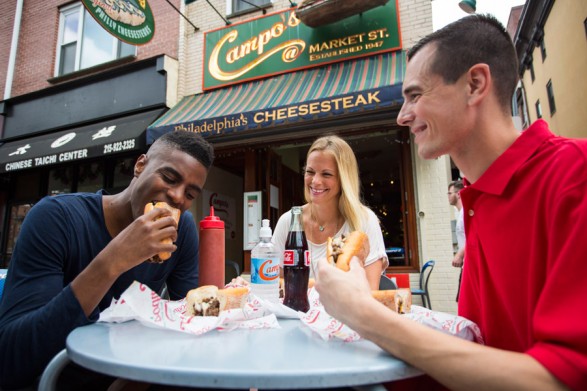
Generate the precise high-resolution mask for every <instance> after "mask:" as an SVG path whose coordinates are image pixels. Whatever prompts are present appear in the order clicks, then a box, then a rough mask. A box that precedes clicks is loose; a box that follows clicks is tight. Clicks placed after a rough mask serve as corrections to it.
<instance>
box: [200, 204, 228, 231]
mask: <svg viewBox="0 0 587 391" xmlns="http://www.w3.org/2000/svg"><path fill="white" fill-rule="evenodd" d="M207 228H220V229H224V221H222V220H220V217H218V216H214V207H213V206H210V216H206V217H204V219H203V220H202V221H200V229H207Z"/></svg>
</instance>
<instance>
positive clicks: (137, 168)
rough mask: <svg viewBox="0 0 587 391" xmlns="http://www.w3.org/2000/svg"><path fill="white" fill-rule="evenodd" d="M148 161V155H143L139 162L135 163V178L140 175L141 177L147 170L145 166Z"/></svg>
mask: <svg viewBox="0 0 587 391" xmlns="http://www.w3.org/2000/svg"><path fill="white" fill-rule="evenodd" d="M147 160H148V159H147V155H145V154H142V155H141V156H139V158H138V159H137V161H136V163H135V170H134V176H135V177H138V176H139V175H141V173H142V172H143V170H144V169H145V166H146V165H147Z"/></svg>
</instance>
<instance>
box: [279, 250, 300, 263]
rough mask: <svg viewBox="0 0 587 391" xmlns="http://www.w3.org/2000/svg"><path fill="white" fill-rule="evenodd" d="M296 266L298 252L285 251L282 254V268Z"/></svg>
mask: <svg viewBox="0 0 587 391" xmlns="http://www.w3.org/2000/svg"><path fill="white" fill-rule="evenodd" d="M297 264H298V252H297V251H295V250H285V251H284V252H283V266H295V265H297Z"/></svg>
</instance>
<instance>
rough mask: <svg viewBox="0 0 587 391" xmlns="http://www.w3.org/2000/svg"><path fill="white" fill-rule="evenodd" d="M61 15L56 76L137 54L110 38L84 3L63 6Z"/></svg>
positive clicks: (129, 46)
mask: <svg viewBox="0 0 587 391" xmlns="http://www.w3.org/2000/svg"><path fill="white" fill-rule="evenodd" d="M60 12H61V18H60V26H59V45H58V47H57V62H56V64H57V66H56V69H55V76H62V75H66V74H68V73H71V72H75V71H78V70H80V69H85V68H89V67H92V66H95V65H98V64H103V63H105V62H108V61H112V60H116V59H117V58H122V57H125V56H129V55H134V54H135V53H136V48H135V46H133V45H129V44H127V43H124V42H122V41H120V40H118V39H116V38H114V37H113V36H112V35H110V33H108V32H107V31H106V30H105V29H104V28H102V26H100V25H99V24H98V22H96V21H95V20H94V19H93V18H92V16H91V15H90V14H89V12H87V11H86V10H85V8H84V7H83V6H82V5H81V4H79V3H78V4H75V5H72V6H69V7H64V8H62V9H61V10H60Z"/></svg>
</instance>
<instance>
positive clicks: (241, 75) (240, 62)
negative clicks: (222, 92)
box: [203, 0, 401, 90]
mask: <svg viewBox="0 0 587 391" xmlns="http://www.w3.org/2000/svg"><path fill="white" fill-rule="evenodd" d="M204 43H205V50H204V51H205V56H204V80H203V89H204V90H209V89H213V88H218V87H223V86H227V85H230V84H236V83H241V82H243V81H249V80H253V79H259V78H264V77H268V76H272V75H276V74H280V73H286V72H291V71H294V70H299V69H303V68H310V67H314V66H318V65H324V64H327V63H331V62H336V61H342V60H348V59H351V58H356V57H362V56H367V55H373V54H375V53H382V52H387V51H392V50H398V49H401V39H400V28H399V16H398V13H397V0H396V1H390V2H388V3H387V4H386V5H385V6H381V7H377V8H374V9H372V10H369V11H367V12H364V13H363V14H361V15H355V16H351V17H349V18H346V19H343V20H341V21H339V22H336V23H332V24H329V25H326V26H322V27H319V28H311V27H308V26H306V25H304V24H303V23H301V22H300V20H299V19H298V18H297V17H296V15H295V9H293V8H292V9H289V10H285V11H281V12H277V13H274V14H271V15H267V16H264V17H260V18H257V19H253V20H251V21H247V22H243V23H240V24H235V25H230V26H228V27H224V28H221V29H218V30H213V31H209V32H207V33H205V38H204Z"/></svg>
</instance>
